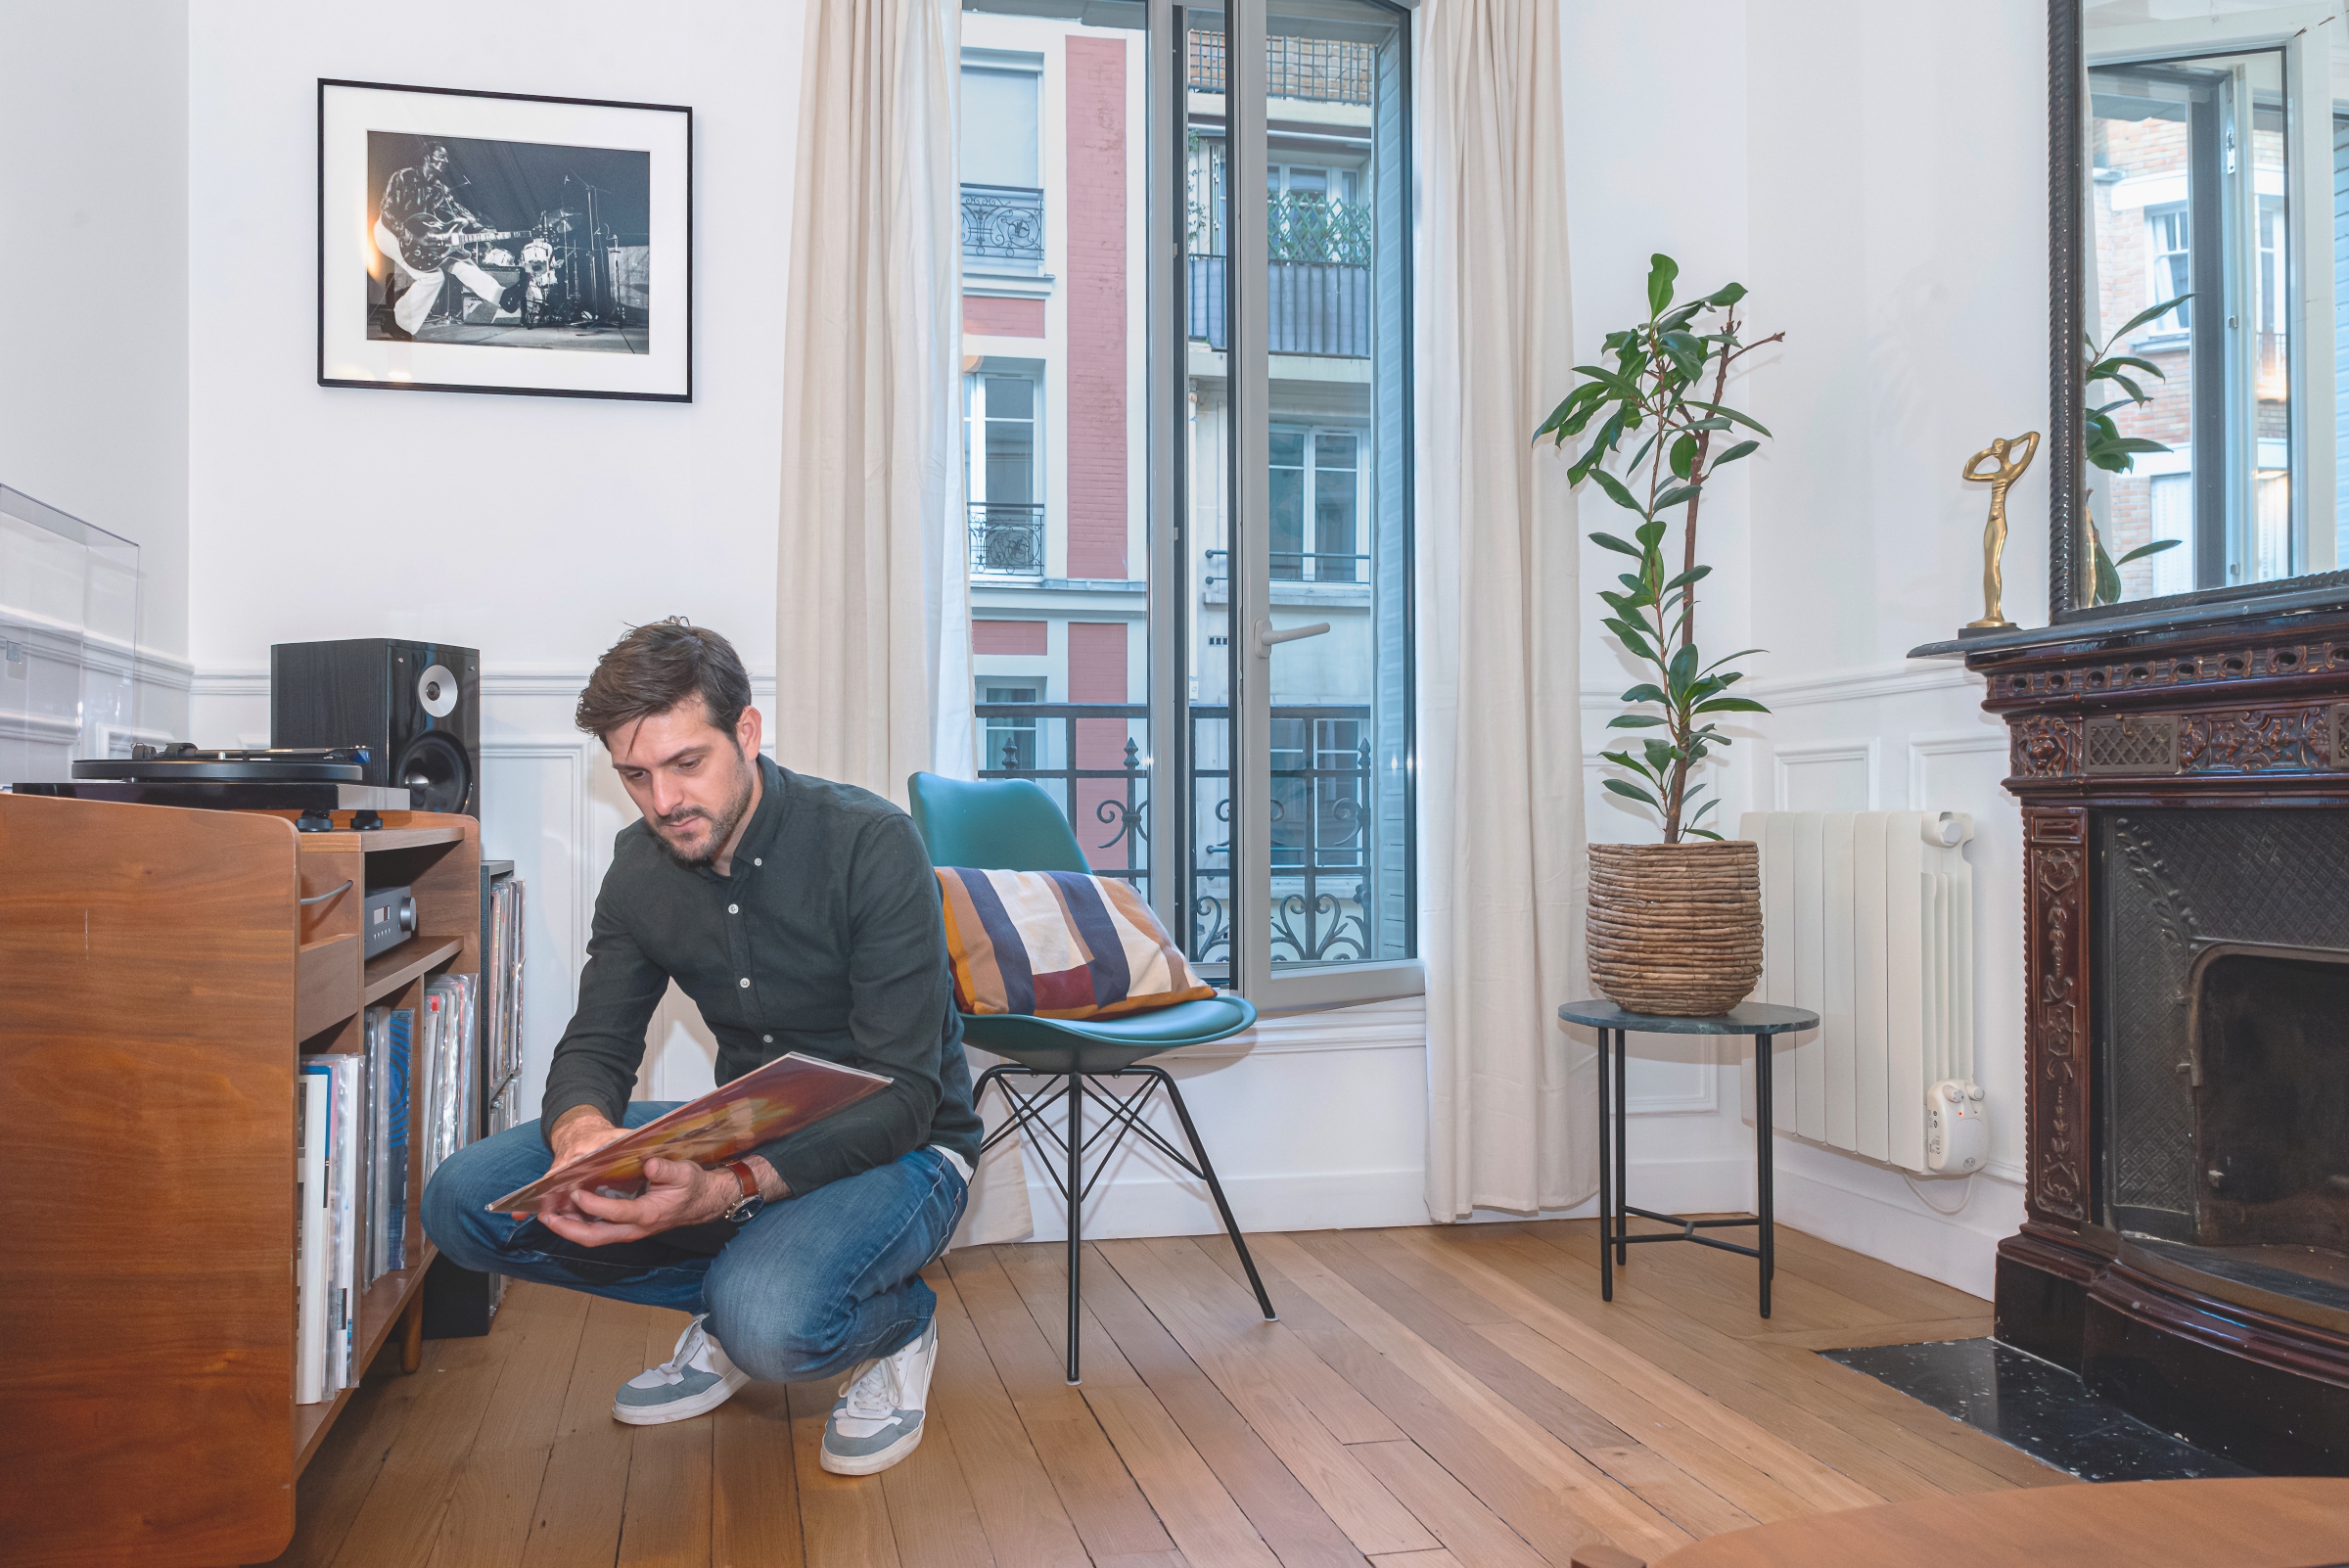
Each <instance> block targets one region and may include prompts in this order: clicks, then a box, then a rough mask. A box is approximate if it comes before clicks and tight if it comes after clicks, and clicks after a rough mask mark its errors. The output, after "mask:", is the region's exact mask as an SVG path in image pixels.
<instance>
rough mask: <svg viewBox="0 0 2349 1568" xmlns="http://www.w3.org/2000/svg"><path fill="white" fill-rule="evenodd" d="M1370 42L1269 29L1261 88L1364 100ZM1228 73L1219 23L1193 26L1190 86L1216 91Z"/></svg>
mask: <svg viewBox="0 0 2349 1568" xmlns="http://www.w3.org/2000/svg"><path fill="white" fill-rule="evenodd" d="M1371 63H1372V52H1371V46H1370V45H1368V44H1366V43H1355V42H1351V41H1342V40H1338V39H1329V38H1293V37H1283V36H1279V35H1277V34H1276V35H1274V36H1272V37H1269V38H1267V39H1266V40H1265V90H1266V95H1267V97H1271V98H1302V99H1306V100H1308V101H1310V102H1315V103H1330V104H1367V103H1369V102H1370V93H1371V86H1372V81H1371ZM1226 73H1227V61H1226V58H1225V43H1224V36H1223V33H1222V32H1221V29H1216V30H1210V29H1209V28H1206V27H1193V28H1192V29H1191V37H1190V90H1191V91H1193V92H1195V93H1220V92H1221V91H1223V90H1224V80H1225V76H1226Z"/></svg>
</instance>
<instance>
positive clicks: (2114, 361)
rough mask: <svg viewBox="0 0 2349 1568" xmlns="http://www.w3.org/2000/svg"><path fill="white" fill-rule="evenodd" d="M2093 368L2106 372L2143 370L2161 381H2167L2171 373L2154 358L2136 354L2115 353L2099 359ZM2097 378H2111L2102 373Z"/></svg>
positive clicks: (2102, 379)
mask: <svg viewBox="0 0 2349 1568" xmlns="http://www.w3.org/2000/svg"><path fill="white" fill-rule="evenodd" d="M2092 368H2093V369H2096V370H2098V371H2106V372H2109V371H2114V370H2142V371H2143V372H2144V373H2145V374H2146V375H2148V376H2151V377H2154V378H2155V379H2157V380H2160V381H2167V380H2169V379H2170V373H2169V372H2168V371H2166V370H2164V369H2162V368H2161V367H2160V366H2159V365H2157V364H2155V363H2153V361H2152V360H2150V359H2140V358H2138V357H2136V356H2135V355H2134V354H2114V355H2113V356H2112V357H2111V358H2109V359H2099V360H2097V361H2096V364H2095V365H2094V366H2093V367H2092ZM2096 379H2097V380H2099V381H2104V380H2109V379H2110V377H2109V376H2103V375H2100V376H2098V377H2097V378H2096Z"/></svg>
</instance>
